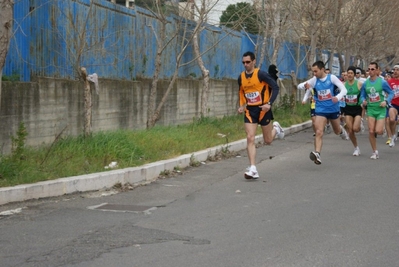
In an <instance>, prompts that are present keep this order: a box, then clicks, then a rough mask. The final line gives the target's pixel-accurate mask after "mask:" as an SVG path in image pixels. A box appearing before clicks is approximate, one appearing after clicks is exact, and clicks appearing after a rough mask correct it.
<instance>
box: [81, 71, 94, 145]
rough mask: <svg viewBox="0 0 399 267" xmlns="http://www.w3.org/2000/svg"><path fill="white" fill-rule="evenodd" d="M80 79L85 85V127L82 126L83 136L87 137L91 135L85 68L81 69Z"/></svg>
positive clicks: (89, 104) (88, 88)
mask: <svg viewBox="0 0 399 267" xmlns="http://www.w3.org/2000/svg"><path fill="white" fill-rule="evenodd" d="M81 71H82V78H83V81H84V83H85V95H84V99H85V125H84V136H85V137H87V136H89V135H90V134H91V107H92V103H91V90H90V83H89V81H88V80H87V71H86V68H81Z"/></svg>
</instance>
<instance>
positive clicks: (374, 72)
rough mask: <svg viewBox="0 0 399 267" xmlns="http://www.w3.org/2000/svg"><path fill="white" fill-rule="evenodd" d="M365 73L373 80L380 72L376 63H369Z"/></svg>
mask: <svg viewBox="0 0 399 267" xmlns="http://www.w3.org/2000/svg"><path fill="white" fill-rule="evenodd" d="M367 71H368V72H369V75H370V77H371V78H375V77H377V76H378V75H380V71H379V68H378V63H377V62H370V64H369V68H368V69H367Z"/></svg>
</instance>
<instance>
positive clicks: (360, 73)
mask: <svg viewBox="0 0 399 267" xmlns="http://www.w3.org/2000/svg"><path fill="white" fill-rule="evenodd" d="M361 76H362V69H361V68H356V72H355V77H356V79H359V78H360V77H361Z"/></svg>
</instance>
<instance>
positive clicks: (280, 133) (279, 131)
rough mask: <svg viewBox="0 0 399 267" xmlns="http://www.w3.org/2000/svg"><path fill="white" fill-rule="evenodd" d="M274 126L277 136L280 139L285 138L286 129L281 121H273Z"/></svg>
mask: <svg viewBox="0 0 399 267" xmlns="http://www.w3.org/2000/svg"><path fill="white" fill-rule="evenodd" d="M273 127H274V129H276V132H277V134H276V136H277V138H278V139H283V138H284V129H283V128H282V127H281V125H280V123H278V122H277V121H275V122H273Z"/></svg>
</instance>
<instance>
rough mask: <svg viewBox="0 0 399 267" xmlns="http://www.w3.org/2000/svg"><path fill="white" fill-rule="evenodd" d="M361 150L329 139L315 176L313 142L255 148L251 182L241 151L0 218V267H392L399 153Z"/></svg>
mask: <svg viewBox="0 0 399 267" xmlns="http://www.w3.org/2000/svg"><path fill="white" fill-rule="evenodd" d="M358 139H359V144H360V149H361V152H362V155H361V156H360V157H354V156H352V152H353V148H352V145H351V143H350V141H344V140H342V139H340V138H339V136H335V135H334V134H329V135H325V138H324V145H323V150H322V153H321V159H322V162H323V163H322V164H321V165H315V164H314V163H313V162H312V161H310V159H309V152H310V151H311V150H313V137H312V132H310V131H302V132H299V133H297V134H295V135H292V136H287V137H286V138H285V140H276V141H275V142H274V143H273V144H272V145H271V146H261V147H259V148H258V150H257V152H258V156H257V160H258V162H259V163H258V171H259V173H260V176H261V177H260V179H259V180H257V181H248V180H245V179H244V177H243V172H244V170H245V168H246V167H247V165H248V159H247V157H246V152H245V151H241V152H240V156H238V157H234V158H230V159H226V160H222V161H219V162H209V163H207V164H205V165H201V166H200V167H195V168H189V169H187V170H185V171H184V172H183V173H182V174H181V175H177V176H175V177H172V178H166V179H161V180H158V181H157V182H155V183H153V184H150V185H147V186H142V187H138V188H135V189H134V190H128V191H125V192H119V193H117V194H113V193H115V192H112V191H109V192H92V193H85V194H75V195H70V196H63V197H57V198H50V199H43V200H34V201H27V202H22V203H14V204H8V205H4V206H0V212H2V214H3V215H2V216H0V247H1V249H0V266H7V267H11V266H13V267H14V266H15V267H16V266H18V267H22V266H23V267H25V266H51V267H55V266H69V267H91V266H96V267H103V266H104V267H109V266H115V267H119V266H133V267H147V266H148V267H172V266H173V267H187V266H190V267H197V266H198V267H204V266H210V267H216V266H218V267H224V266H226V267H243V266H248V267H277V266H278V267H287V266H295V267H299V266H301V267H302V266H303V267H309V266H323V267H324V266H345V267H352V266H370V267H376V266H378V267H384V266H386V267H394V266H399V175H398V163H397V162H398V150H399V145H398V146H395V147H394V148H389V147H388V146H387V145H385V140H386V139H385V138H382V137H379V138H378V139H377V143H378V147H379V151H380V159H378V160H371V159H369V157H370V155H371V148H370V145H369V142H368V137H367V134H363V135H359V136H358ZM104 203H108V206H107V205H105V206H102V207H99V206H100V205H104ZM111 204H112V205H111ZM96 207H99V208H96ZM104 207H108V208H110V209H120V210H125V212H121V211H111V210H104ZM127 210H141V211H138V212H130V211H127ZM143 210H144V211H143ZM5 211H9V213H11V215H4V214H7V212H6V213H5Z"/></svg>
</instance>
